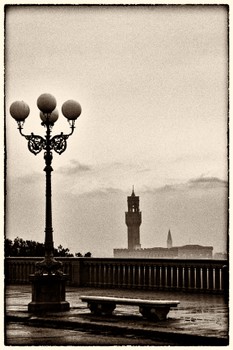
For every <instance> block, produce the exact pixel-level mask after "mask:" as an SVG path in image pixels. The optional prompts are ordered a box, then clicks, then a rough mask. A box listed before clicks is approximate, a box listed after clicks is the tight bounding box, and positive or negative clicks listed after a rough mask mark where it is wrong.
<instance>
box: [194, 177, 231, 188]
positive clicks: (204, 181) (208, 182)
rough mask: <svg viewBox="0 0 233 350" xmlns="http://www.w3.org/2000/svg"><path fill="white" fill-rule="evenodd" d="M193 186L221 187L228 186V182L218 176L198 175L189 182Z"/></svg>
mask: <svg viewBox="0 0 233 350" xmlns="http://www.w3.org/2000/svg"><path fill="white" fill-rule="evenodd" d="M188 184H189V185H191V187H197V188H200V187H201V188H219V187H227V185H228V182H227V181H225V180H222V179H219V178H218V177H203V176H201V177H198V178H195V179H191V180H189V182H188Z"/></svg>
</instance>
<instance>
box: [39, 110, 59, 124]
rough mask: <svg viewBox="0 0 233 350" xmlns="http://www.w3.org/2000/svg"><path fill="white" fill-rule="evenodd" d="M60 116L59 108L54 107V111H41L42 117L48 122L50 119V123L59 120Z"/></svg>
mask: <svg viewBox="0 0 233 350" xmlns="http://www.w3.org/2000/svg"><path fill="white" fill-rule="evenodd" d="M58 116H59V113H58V110H57V109H54V110H53V111H52V113H43V112H40V119H41V120H42V121H43V122H44V123H46V122H47V121H49V122H50V123H55V122H56V121H57V120H58Z"/></svg>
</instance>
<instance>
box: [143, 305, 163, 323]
mask: <svg viewBox="0 0 233 350" xmlns="http://www.w3.org/2000/svg"><path fill="white" fill-rule="evenodd" d="M169 310H170V307H162V308H161V307H148V306H147V307H146V306H140V307H139V311H140V313H141V314H142V316H143V317H145V318H148V319H151V320H153V321H164V320H166V318H167V314H168V312H169Z"/></svg>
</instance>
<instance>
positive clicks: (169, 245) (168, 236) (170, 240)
mask: <svg viewBox="0 0 233 350" xmlns="http://www.w3.org/2000/svg"><path fill="white" fill-rule="evenodd" d="M167 248H168V249H170V248H172V235H171V231H170V229H169V231H168V235H167Z"/></svg>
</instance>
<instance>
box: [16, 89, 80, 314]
mask: <svg viewBox="0 0 233 350" xmlns="http://www.w3.org/2000/svg"><path fill="white" fill-rule="evenodd" d="M56 105H57V103H56V99H55V98H54V97H53V96H52V95H50V94H42V95H41V96H40V97H39V98H38V100H37V106H38V108H39V110H40V118H41V120H42V123H41V125H42V126H44V127H45V129H46V134H45V137H41V136H39V135H34V134H33V133H31V134H30V135H25V134H23V125H24V122H25V119H26V118H27V117H28V115H29V113H30V109H29V106H28V105H27V104H26V103H25V102H23V101H16V102H13V103H12V104H11V106H10V114H11V116H12V117H13V118H14V119H15V120H16V122H17V124H18V129H19V132H20V134H21V135H22V136H24V137H25V138H26V140H27V141H28V149H29V151H30V152H32V153H33V154H35V155H37V154H39V153H40V152H41V151H42V150H44V160H45V168H44V171H45V174H46V193H45V195H46V202H45V257H44V259H43V260H42V261H41V262H38V263H36V271H35V275H31V276H30V279H31V281H32V284H33V286H32V302H31V303H30V304H29V305H28V308H29V311H31V312H34V311H51V310H52V311H64V310H68V309H69V303H67V302H66V301H65V281H66V279H67V278H66V277H67V276H66V275H64V274H63V272H62V271H61V266H62V263H61V262H59V261H57V260H55V259H54V257H53V252H54V244H53V228H52V190H51V172H52V171H53V168H52V165H51V164H52V159H53V153H52V151H55V152H56V153H58V154H62V153H63V152H64V151H65V150H66V147H67V142H66V140H67V139H68V138H69V136H71V135H72V134H73V132H74V129H75V120H76V119H77V118H78V117H79V116H80V114H81V106H80V104H79V103H78V102H76V101H73V100H68V101H66V102H65V103H64V104H63V105H62V113H63V115H64V116H65V117H66V118H67V120H68V122H69V124H70V128H71V132H70V133H69V134H63V132H61V134H60V135H55V136H53V137H52V135H51V131H52V128H53V126H54V123H55V122H56V121H57V119H58V111H57V110H56Z"/></svg>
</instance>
